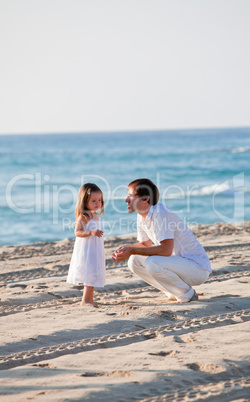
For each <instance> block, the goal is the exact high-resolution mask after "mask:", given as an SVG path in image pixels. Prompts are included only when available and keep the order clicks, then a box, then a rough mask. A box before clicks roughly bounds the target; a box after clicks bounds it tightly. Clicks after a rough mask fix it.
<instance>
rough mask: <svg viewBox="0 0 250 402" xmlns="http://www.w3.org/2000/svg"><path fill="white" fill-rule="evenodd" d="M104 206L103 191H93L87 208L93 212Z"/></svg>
mask: <svg viewBox="0 0 250 402" xmlns="http://www.w3.org/2000/svg"><path fill="white" fill-rule="evenodd" d="M101 206H102V193H101V192H100V191H98V192H93V193H91V194H90V197H89V201H88V203H87V208H88V209H89V210H90V211H91V212H96V211H98V209H100V208H101Z"/></svg>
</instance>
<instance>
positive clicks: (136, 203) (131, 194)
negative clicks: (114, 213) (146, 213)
mask: <svg viewBox="0 0 250 402" xmlns="http://www.w3.org/2000/svg"><path fill="white" fill-rule="evenodd" d="M125 202H126V203H127V205H128V212H129V213H132V212H141V211H143V210H144V209H145V206H144V205H141V204H145V201H143V200H141V199H140V197H139V196H138V195H135V191H134V188H133V187H128V195H127V198H126V200H125ZM143 207H144V208H143Z"/></svg>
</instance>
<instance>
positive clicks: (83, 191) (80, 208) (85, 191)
mask: <svg viewBox="0 0 250 402" xmlns="http://www.w3.org/2000/svg"><path fill="white" fill-rule="evenodd" d="M99 192H100V193H101V195H102V190H101V189H100V188H99V187H98V186H97V185H96V184H94V183H86V184H83V185H82V186H81V187H80V190H79V193H78V200H77V204H76V209H75V214H76V219H77V218H78V217H79V216H80V215H82V216H83V217H84V218H86V219H87V220H89V219H90V211H89V209H88V208H87V205H88V202H89V199H90V195H91V194H92V193H99ZM101 201H102V206H101V211H100V214H104V201H103V195H102V196H101Z"/></svg>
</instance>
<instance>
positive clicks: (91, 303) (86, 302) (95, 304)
mask: <svg viewBox="0 0 250 402" xmlns="http://www.w3.org/2000/svg"><path fill="white" fill-rule="evenodd" d="M86 305H91V306H93V307H99V305H98V303H96V302H94V301H83V300H82V301H81V303H80V306H86Z"/></svg>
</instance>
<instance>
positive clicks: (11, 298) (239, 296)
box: [0, 223, 250, 402]
mask: <svg viewBox="0 0 250 402" xmlns="http://www.w3.org/2000/svg"><path fill="white" fill-rule="evenodd" d="M194 232H195V234H196V236H197V238H198V239H199V241H200V242H201V243H202V245H203V246H204V247H205V249H206V251H207V253H208V256H209V258H210V260H211V264H212V268H213V274H212V275H211V276H210V277H209V279H208V280H207V282H206V283H205V284H203V285H201V286H197V287H195V290H196V291H197V293H198V295H199V301H198V302H191V303H185V304H178V303H177V302H166V299H165V297H164V294H163V293H162V292H159V291H158V290H156V289H154V288H153V287H151V286H149V285H147V284H146V283H145V282H143V281H141V280H140V278H138V277H136V276H135V275H133V274H132V273H131V272H130V271H129V269H128V267H127V264H126V262H122V263H119V264H114V263H113V261H112V259H111V254H112V251H113V250H115V249H116V248H118V247H119V246H121V245H122V244H128V243H132V242H134V241H135V235H130V236H121V237H113V238H107V239H105V248H106V254H107V256H106V257H107V285H106V286H105V288H104V289H96V292H95V299H96V301H98V302H100V307H99V308H94V307H92V306H91V307H90V306H88V307H81V306H80V305H79V303H80V300H81V295H82V291H81V290H82V287H81V286H72V285H69V284H67V283H66V275H67V272H68V266H69V262H70V258H71V253H72V249H73V244H74V240H68V239H65V240H63V241H58V242H53V243H35V244H29V245H25V246H22V245H21V246H3V247H1V248H0V265H1V270H0V285H1V301H0V315H1V318H0V320H1V334H0V336H1V357H0V369H1V372H0V385H1V391H0V394H1V396H0V400H1V401H2V402H5V401H8V402H9V401H11V402H12V401H26V400H35V401H46V402H47V401H76V400H83V401H85V400H87V401H100V402H103V401H137V400H140V401H165V400H166V401H172V400H173V401H189V400H190V401H191V400H192V401H197V400H206V401H210V400H211V401H233V400H240V401H247V400H249V399H248V398H249V395H250V361H249V354H250V334H249V327H250V324H249V320H250V298H249V295H250V291H249V288H250V286H249V285H250V223H245V224H244V225H243V224H235V225H230V224H223V223H218V224H214V225H199V226H198V227H196V228H194Z"/></svg>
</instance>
